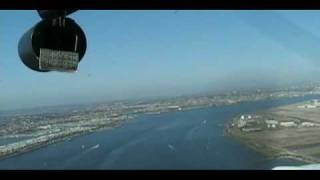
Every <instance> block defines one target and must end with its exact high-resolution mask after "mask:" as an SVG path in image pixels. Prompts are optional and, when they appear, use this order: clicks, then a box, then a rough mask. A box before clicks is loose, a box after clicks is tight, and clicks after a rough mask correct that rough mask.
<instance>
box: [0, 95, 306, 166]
mask: <svg viewBox="0 0 320 180" xmlns="http://www.w3.org/2000/svg"><path fill="white" fill-rule="evenodd" d="M302 97H304V96H302ZM287 98H289V99H290V98H292V97H283V98H275V99H272V100H279V99H287ZM263 100H267V99H260V100H258V101H263ZM245 102H256V100H251V101H250V100H248V101H238V102H234V103H229V104H228V103H226V104H221V105H214V106H212V105H210V104H207V105H201V106H190V107H185V108H184V109H183V110H170V111H159V112H157V111H155V112H142V113H137V114H134V115H133V116H132V118H126V119H121V120H117V121H114V122H111V124H101V125H98V126H94V127H91V128H89V129H84V130H83V129H82V130H81V129H80V130H79V131H76V132H72V133H71V134H68V133H65V134H62V135H61V136H57V137H51V138H50V137H49V139H47V140H45V141H42V142H35V143H31V144H28V145H27V146H25V147H18V148H17V149H15V150H14V152H5V153H3V152H2V153H3V154H1V147H4V146H8V145H9V144H7V145H3V146H0V160H3V159H7V158H11V157H14V156H18V155H21V154H25V153H28V152H31V151H35V150H38V149H40V148H43V147H46V146H48V145H52V144H56V143H59V142H64V141H66V140H68V139H73V138H76V137H80V136H83V135H87V134H90V133H95V132H98V131H103V130H110V129H114V128H117V127H119V126H121V125H123V124H124V123H127V122H130V120H131V119H135V118H137V117H139V116H141V115H153V114H163V113H170V112H178V111H180V112H183V111H189V110H193V109H201V108H208V107H221V106H228V105H235V104H240V103H245ZM19 142H20V141H19Z"/></svg>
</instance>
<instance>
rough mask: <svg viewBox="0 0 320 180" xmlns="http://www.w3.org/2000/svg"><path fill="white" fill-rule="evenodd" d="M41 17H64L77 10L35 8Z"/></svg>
mask: <svg viewBox="0 0 320 180" xmlns="http://www.w3.org/2000/svg"><path fill="white" fill-rule="evenodd" d="M37 11H38V14H39V16H40V17H41V18H42V19H56V18H59V17H62V18H64V17H66V16H68V15H69V14H72V13H74V12H75V11H77V10H37Z"/></svg>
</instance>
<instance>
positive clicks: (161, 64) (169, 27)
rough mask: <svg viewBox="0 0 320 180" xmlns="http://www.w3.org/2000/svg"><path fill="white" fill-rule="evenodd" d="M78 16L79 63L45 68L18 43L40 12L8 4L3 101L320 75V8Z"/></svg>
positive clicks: (36, 102)
mask: <svg viewBox="0 0 320 180" xmlns="http://www.w3.org/2000/svg"><path fill="white" fill-rule="evenodd" d="M71 17H72V18H73V19H75V21H76V22H77V23H78V24H80V25H81V27H82V29H83V30H84V32H85V33H86V36H87V41H88V48H87V52H86V55H85V56H84V58H83V60H82V61H81V63H80V65H79V69H78V70H79V71H78V72H77V73H75V74H64V73H57V72H50V73H38V72H34V71H32V70H30V69H28V68H27V67H26V66H24V65H23V64H22V62H21V61H20V59H19V56H18V53H17V46H18V41H19V38H20V37H21V36H22V34H23V33H24V32H25V31H27V29H29V28H31V27H32V26H33V25H35V24H36V23H37V22H38V21H39V20H40V17H39V16H38V14H37V13H36V11H28V10H27V11H21V10H20V11H11V10H2V11H0V42H1V43H0V49H1V51H0V52H1V53H0V110H4V109H14V108H25V107H33V106H45V105H54V104H71V103H84V102H94V101H104V100H106V101H108V100H114V99H126V98H141V97H153V96H170V95H183V94H189V93H198V92H204V91H206V92H211V91H212V92H214V91H221V90H229V89H233V88H237V87H251V86H252V87H255V86H257V87H259V86H261V87H263V86H276V85H281V84H286V83H294V82H303V81H310V80H316V81H317V80H319V77H320V76H319V72H320V71H319V67H320V63H319V62H320V59H319V57H320V41H318V38H319V37H320V32H319V29H320V21H319V19H320V11H168V10H167V11H151V10H150V11H119V10H118V11H101V10H100V11H93V10H91V11H89V10H81V11H77V12H75V13H74V14H72V15H71ZM279 17H280V18H279ZM318 61H319V62H318ZM318 76H319V77H318Z"/></svg>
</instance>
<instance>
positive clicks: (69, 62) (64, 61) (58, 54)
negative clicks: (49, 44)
mask: <svg viewBox="0 0 320 180" xmlns="http://www.w3.org/2000/svg"><path fill="white" fill-rule="evenodd" d="M78 63H79V53H76V52H71V51H60V50H53V49H44V48H40V58H39V69H40V70H49V71H62V72H74V71H76V70H77V68H78Z"/></svg>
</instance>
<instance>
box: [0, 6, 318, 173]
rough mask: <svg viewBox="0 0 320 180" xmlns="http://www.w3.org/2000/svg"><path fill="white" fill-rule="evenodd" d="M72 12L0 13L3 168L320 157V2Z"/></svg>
mask: <svg viewBox="0 0 320 180" xmlns="http://www.w3.org/2000/svg"><path fill="white" fill-rule="evenodd" d="M68 18H69V19H65V18H54V19H43V20H41V17H40V16H39V13H38V12H37V11H36V10H27V11H22V10H19V11H13V10H1V11H0V35H1V36H0V41H1V43H0V49H1V53H0V169H283V168H284V169H299V168H302V169H303V168H311V169H312V168H319V169H320V165H319V166H318V164H317V163H319V162H320V140H319V139H320V134H319V131H320V118H319V117H320V96H319V95H320V81H319V80H320V76H319V74H320V69H319V67H320V60H319V57H320V51H319V49H320V38H319V37H320V32H319V29H320V21H319V19H320V11H244V10H237V11H222V10H210V11H209V10H208V11H196V10H186V11H184V10H178V11H176V10H158V11H155V10H152V11H151V10H148V11H147V10H136V11H124V10H120V11H119V10H117V11H113V10H78V11H75V12H72V13H71V14H69V15H68ZM40 21H41V23H40Z"/></svg>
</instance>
